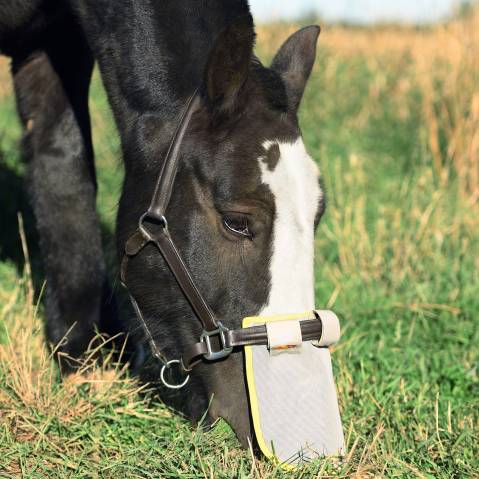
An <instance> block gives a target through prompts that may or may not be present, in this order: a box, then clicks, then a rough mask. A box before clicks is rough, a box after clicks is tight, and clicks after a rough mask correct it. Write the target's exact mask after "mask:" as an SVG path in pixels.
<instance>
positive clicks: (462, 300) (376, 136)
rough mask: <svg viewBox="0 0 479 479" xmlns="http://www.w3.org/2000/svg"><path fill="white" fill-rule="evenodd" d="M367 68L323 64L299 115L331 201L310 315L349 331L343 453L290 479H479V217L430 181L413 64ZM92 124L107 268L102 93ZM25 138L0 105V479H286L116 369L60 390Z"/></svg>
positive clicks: (451, 187)
mask: <svg viewBox="0 0 479 479" xmlns="http://www.w3.org/2000/svg"><path fill="white" fill-rule="evenodd" d="M264 53H265V56H271V51H270V50H269V49H268V50H267V51H266V52H264ZM364 55H365V56H364V57H359V58H355V57H348V56H341V55H337V54H336V53H335V51H334V49H331V48H322V49H320V50H319V55H318V62H317V65H316V67H315V70H314V73H313V76H312V79H311V82H310V85H309V88H308V90H307V93H306V95H305V99H304V102H303V108H302V114H301V123H302V127H303V132H304V137H305V141H306V144H307V145H308V148H309V150H310V152H311V154H312V156H313V157H314V158H316V159H317V160H318V162H319V165H320V167H321V171H322V174H323V177H324V182H325V186H326V189H327V192H328V198H329V202H328V209H327V213H326V216H325V218H324V220H323V222H322V225H321V226H320V228H319V231H318V235H317V248H316V251H317V267H316V298H317V301H316V304H317V305H318V307H330V308H333V309H334V310H335V311H337V312H338V314H339V316H340V317H341V320H342V326H343V335H342V339H341V342H340V343H339V345H338V346H337V347H336V348H335V350H334V354H333V363H334V369H335V375H336V381H337V386H338V392H339V400H340V405H341V410H342V417H343V423H344V428H345V433H346V438H347V444H348V451H349V452H348V455H347V457H346V458H345V459H344V460H343V461H342V462H341V463H339V464H338V463H335V462H334V461H330V460H326V461H319V462H318V463H316V464H314V465H312V466H311V467H310V468H308V469H306V470H304V471H303V472H302V473H301V474H298V477H299V476H301V477H323V476H324V477H331V476H333V477H352V476H354V477H405V478H407V477H422V478H432V477H440V478H451V477H457V478H459V477H479V472H478V471H479V460H478V456H479V433H478V431H479V429H478V425H479V412H478V411H479V379H478V365H479V364H478V353H479V327H478V321H477V317H476V315H477V312H478V310H479V288H478V285H479V273H478V270H479V263H478V258H479V235H478V233H479V211H478V210H479V208H478V205H477V201H473V199H471V197H469V196H467V195H464V194H463V192H462V191H460V188H459V184H458V183H457V181H456V180H455V178H454V175H453V174H451V175H450V177H449V180H448V181H447V182H443V181H440V179H439V178H438V174H437V172H436V171H435V170H434V168H433V166H432V165H433V163H432V158H431V154H430V153H429V150H428V146H427V142H426V141H425V138H426V137H427V124H426V119H425V118H424V115H423V113H422V110H421V90H420V87H419V85H416V84H415V83H414V72H413V66H414V65H413V64H412V63H411V62H410V61H409V60H408V59H407V58H406V59H404V58H401V61H400V62H399V63H394V61H393V60H392V59H388V58H387V57H385V58H381V59H380V60H381V61H380V62H377V63H371V62H368V61H365V59H367V55H368V54H367V53H366V52H365V54H364ZM399 66H400V68H399ZM405 80H407V81H410V82H411V86H410V88H408V89H406V91H403V90H402V89H400V88H398V85H399V84H400V82H401V81H405ZM398 91H399V92H398ZM91 109H92V117H93V133H94V142H95V151H96V157H97V167H98V180H99V194H98V209H99V211H100V215H101V219H102V223H103V225H104V230H105V247H106V248H107V249H109V250H110V251H111V252H110V254H109V256H110V258H113V256H114V255H113V254H112V248H111V245H110V242H111V232H112V231H113V229H114V221H115V211H116V202H117V199H118V195H119V191H120V188H121V181H122V170H121V167H120V165H121V162H120V148H119V141H118V138H117V136H116V134H115V130H114V127H113V125H112V121H111V116H110V114H109V111H108V106H107V102H106V99H105V96H104V93H103V90H102V87H101V84H100V82H99V79H98V77H95V81H94V83H93V86H92V92H91ZM19 135H20V132H19V127H18V122H17V120H16V115H15V112H14V103H13V99H12V97H11V96H9V95H4V96H3V97H0V152H1V155H0V159H1V163H0V190H1V193H0V198H1V201H2V203H1V204H2V213H1V230H2V233H1V235H0V237H1V240H2V242H3V244H2V245H0V247H1V248H2V249H1V250H0V257H1V258H2V261H1V262H0V477H8V478H11V477H26V478H40V477H41V478H43V477H52V478H64V477H65V478H66V477H69V478H86V477H88V478H90V477H91V478H97V477H98V478H100V477H101V478H118V477H124V478H134V477H141V478H143V477H151V478H158V477H165V478H166V477H182V478H190V477H191V478H195V477H215V478H221V477H225V478H229V477H286V476H288V475H287V474H286V473H283V472H281V471H280V470H278V469H277V468H275V467H274V466H272V465H271V464H268V463H267V462H264V461H261V460H257V459H256V460H253V459H252V457H251V454H250V453H249V451H243V450H241V449H240V448H239V445H238V443H237V441H236V439H235V438H234V435H233V433H232V432H231V430H230V429H229V427H228V426H227V425H226V424H225V423H224V422H220V423H218V425H217V426H216V427H215V428H214V429H213V431H211V432H209V433H204V432H203V431H202V430H201V429H197V428H193V427H192V426H191V425H190V424H189V423H188V422H187V421H184V420H182V419H181V418H179V417H178V416H177V415H175V414H173V413H172V412H171V411H169V410H167V409H166V408H165V407H164V406H162V405H161V404H158V403H154V402H151V401H150V400H149V396H148V394H147V395H146V397H145V396H144V394H139V393H138V391H137V389H138V387H139V386H138V385H137V384H136V383H135V382H134V381H133V380H132V379H130V378H129V377H128V371H119V370H117V369H115V365H113V364H110V366H109V367H108V366H105V367H103V368H100V369H97V370H92V371H91V372H90V373H89V374H88V375H85V376H74V377H73V378H71V379H70V380H68V381H67V382H65V383H62V382H60V381H59V378H58V374H57V371H56V369H55V367H53V366H52V365H51V361H50V360H49V358H48V354H47V352H46V350H45V348H44V344H43V337H42V328H41V324H42V320H43V316H42V308H41V306H40V307H39V309H38V314H37V312H36V310H35V309H34V308H32V306H31V297H32V286H31V283H30V276H29V273H28V270H24V269H23V262H22V258H23V254H22V248H21V241H20V236H19V232H18V225H17V220H16V212H17V210H20V211H23V212H24V213H23V214H24V217H25V222H26V234H27V241H28V244H29V249H30V251H31V252H32V264H33V269H34V279H35V282H36V283H38V284H39V285H41V282H42V276H41V270H40V269H39V265H38V264H37V263H36V262H38V254H36V255H35V250H36V247H35V241H36V239H35V234H34V228H33V227H32V224H31V215H30V214H29V211H28V206H27V203H26V202H25V200H24V199H23V198H22V195H21V194H20V193H19V187H20V185H21V177H22V175H23V173H24V167H23V166H22V164H21V162H20V157H19V153H18V140H19ZM5 244H6V245H7V246H4V245H5ZM110 263H113V260H110ZM35 275H37V277H35ZM107 363H108V361H107Z"/></svg>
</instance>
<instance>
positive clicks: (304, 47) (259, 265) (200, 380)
mask: <svg viewBox="0 0 479 479" xmlns="http://www.w3.org/2000/svg"><path fill="white" fill-rule="evenodd" d="M318 35H319V27H317V26H315V25H313V26H309V27H305V28H302V29H301V30H299V31H297V32H296V33H294V34H293V35H291V36H290V37H289V38H288V39H287V40H286V41H285V43H284V44H283V45H282V46H281V47H280V49H279V50H278V52H277V53H276V55H275V56H274V59H273V61H272V63H271V65H270V66H265V65H263V63H262V62H261V61H260V60H259V59H258V58H257V57H256V56H255V54H254V43H255V28H254V22H253V18H252V15H251V12H250V8H249V5H248V2H247V0H202V1H198V0H184V1H181V2H178V1H176V0H161V1H157V2H152V1H148V0H114V1H113V0H61V1H56V2H54V1H49V0H0V51H1V52H2V53H3V54H5V55H7V56H9V57H10V58H11V71H12V76H13V85H14V91H15V95H16V101H17V109H18V114H19V117H20V119H21V124H22V127H23V139H22V145H23V153H24V157H25V159H26V161H27V165H28V173H27V182H28V192H29V197H30V201H31V205H32V208H33V211H34V215H35V221H36V227H37V230H38V233H39V241H40V251H41V255H42V260H43V264H44V269H45V276H46V292H45V310H46V318H47V321H46V336H47V339H48V341H49V343H50V344H57V343H59V342H60V345H59V347H58V351H59V353H61V354H62V355H63V356H70V357H80V356H81V355H82V353H83V352H84V351H85V350H86V348H87V347H88V344H89V343H90V341H91V340H92V337H93V336H94V335H95V334H96V331H97V330H98V328H101V326H102V324H104V323H105V322H106V321H110V322H111V321H112V318H113V320H114V319H115V318H116V316H117V314H118V312H117V311H116V310H115V307H114V306H112V304H111V302H108V301H107V300H106V298H108V297H109V296H110V295H111V286H110V285H109V283H108V281H107V279H106V278H107V276H106V267H105V260H104V256H103V251H102V244H101V232H100V223H99V219H98V215H97V212H96V208H95V199H96V190H97V184H96V177H95V167H94V152H93V147H92V136H91V125H90V118H89V111H88V90H89V84H90V80H91V76H92V70H93V66H94V62H96V63H97V64H98V67H99V71H100V74H101V78H102V81H103V83H104V86H105V89H106V93H107V96H108V101H109V104H110V106H111V109H112V112H113V116H114V120H115V123H116V126H117V129H118V132H119V136H120V139H121V150H122V158H123V163H124V170H125V176H124V183H123V187H122V192H121V199H120V201H119V207H118V213H117V227H116V242H117V254H118V258H119V261H122V260H124V258H125V244H127V243H128V242H129V240H130V239H131V238H132V235H133V236H134V235H135V232H136V231H138V228H139V225H140V231H143V232H144V230H143V229H141V227H143V226H145V225H144V224H142V222H141V221H140V223H139V218H143V220H148V223H149V224H148V228H150V229H155V228H157V229H165V226H166V217H167V218H168V234H169V235H171V238H174V242H175V248H176V250H175V251H176V252H177V253H178V254H179V255H181V260H180V262H181V264H182V265H183V266H181V268H183V269H181V268H180V272H179V273H178V270H176V273H177V275H178V274H180V276H181V271H183V272H185V271H186V272H188V273H189V276H190V279H191V281H194V286H195V287H196V289H197V292H198V291H199V292H200V299H204V305H203V306H204V307H205V308H207V312H208V314H212V315H214V317H215V318H221V327H222V328H224V330H233V329H235V328H239V327H240V326H241V319H242V318H243V317H245V316H248V315H250V316H251V315H268V314H277V313H288V312H291V311H298V310H307V309H313V308H314V271H313V256H314V246H313V245H314V234H315V230H316V228H317V226H318V223H319V221H320V218H321V216H322V215H323V213H324V209H325V195H324V193H323V189H322V187H321V179H320V173H319V169H318V167H317V165H316V163H315V161H314V160H313V159H312V158H311V157H310V155H309V154H308V153H307V150H306V148H305V145H304V142H303V140H302V135H301V131H300V127H299V123H298V109H299V106H300V102H301V99H302V96H303V92H304V89H305V86H306V83H307V80H308V78H309V76H310V73H311V70H312V68H313V64H314V61H315V56H316V43H317V39H318ZM191 102H193V103H194V108H193V107H191ZM188 105H190V107H188ZM185 114H187V116H188V119H187V121H186V120H185V119H184V116H185ZM178 130H181V131H178ZM180 133H181V139H180V140H178V134H180ZM172 146H173V147H174V149H175V151H174V152H173V153H171V147H172ZM172 154H174V155H176V156H175V160H177V164H176V165H175V168H176V169H177V170H176V171H175V174H174V176H173V177H172V179H170V182H169V185H168V186H169V187H170V189H171V191H170V192H169V198H168V202H167V203H165V205H166V212H163V213H165V215H166V216H165V217H163V215H161V216H158V217H154V215H153V217H152V215H149V217H147V218H145V216H144V215H145V211H147V212H148V211H150V212H151V209H149V205H150V206H151V201H152V200H151V198H152V195H154V193H155V188H156V186H157V178H158V175H159V172H160V171H162V169H164V168H165V162H167V161H169V160H168V158H171V155H172ZM147 216H148V215H147ZM163 219H165V223H164V224H162V222H161V220H163ZM163 253H164V251H163V252H162V254H159V252H158V248H157V245H155V244H154V242H148V241H146V242H144V243H142V244H141V248H139V249H138V251H136V250H135V251H134V254H131V255H127V256H128V267H127V268H126V269H125V271H124V272H123V273H124V278H122V280H123V281H124V282H125V284H126V285H127V287H128V291H129V293H130V295H131V297H132V298H134V306H135V307H136V308H137V313H139V314H137V315H132V318H131V324H130V325H129V326H128V327H129V328H131V329H132V330H133V329H135V328H143V330H144V334H142V335H141V338H140V339H138V341H140V342H141V341H144V340H146V339H148V340H150V344H151V345H152V348H154V347H155V346H159V347H160V348H161V355H164V357H166V358H168V360H173V361H176V360H177V359H178V358H180V357H182V354H183V352H184V351H185V349H187V348H188V347H189V346H190V345H191V344H195V343H196V342H197V341H198V338H199V337H200V335H202V333H204V332H205V331H204V328H202V327H201V324H200V323H199V322H198V320H197V318H196V315H195V311H194V308H192V307H191V306H192V304H191V301H190V300H191V297H188V294H186V295H185V294H183V293H184V292H185V291H184V289H185V286H184V284H183V283H182V281H181V278H180V281H178V278H175V275H174V274H172V273H174V272H175V271H172V269H171V264H170V263H171V261H170V262H169V260H168V257H167V256H165V254H163ZM170 259H171V258H170ZM193 293H194V291H193ZM193 293H191V294H193ZM191 294H190V296H191ZM206 305H207V306H206ZM140 323H144V324H140ZM218 331H219V330H217V331H216V333H217V332H218ZM222 331H223V329H221V330H220V333H222ZM207 337H208V340H209V335H208V334H207ZM218 341H219V342H220V346H219V347H220V348H223V349H225V348H224V344H222V336H220V340H218V338H216V344H218ZM203 344H204V342H203ZM209 346H210V347H211V344H209ZM217 347H218V346H217ZM145 350H147V351H148V352H147V355H148V359H147V360H146V362H145V365H144V367H143V368H142V371H143V373H144V374H143V377H145V378H149V379H153V380H156V382H157V383H158V384H159V385H158V390H159V394H160V396H161V398H162V399H163V400H164V401H165V403H167V404H170V405H172V407H174V408H175V409H176V410H178V411H180V412H181V413H183V414H185V415H186V416H187V417H188V418H190V419H191V420H192V421H193V422H198V421H200V420H201V419H202V418H205V417H206V418H205V419H204V424H205V425H207V424H211V423H212V422H214V421H215V420H216V419H217V418H219V417H222V418H224V419H225V420H226V421H227V422H228V423H229V424H230V425H231V427H232V428H233V430H234V431H235V433H236V435H237V437H238V439H239V441H240V442H241V443H242V444H243V445H245V446H247V445H248V441H249V440H250V439H251V437H252V429H251V420H250V414H249V409H248V399H247V394H246V385H245V377H244V375H245V373H244V364H243V355H242V353H241V351H240V350H237V348H235V349H234V350H233V351H229V350H228V353H230V352H231V354H227V355H226V354H225V355H224V357H222V358H221V359H220V360H218V361H208V358H206V359H205V358H200V360H199V361H197V363H198V364H197V366H196V367H195V368H194V369H193V370H191V371H189V376H188V379H189V380H188V381H187V383H186V384H185V385H184V387H183V388H182V389H172V388H168V387H166V386H165V385H162V383H161V382H160V381H159V376H160V367H161V362H159V361H156V360H155V357H157V356H158V354H154V351H152V352H149V350H148V348H145ZM210 352H211V351H210ZM220 352H221V351H220ZM204 356H205V357H206V356H207V355H206V354H204ZM163 371H164V368H161V374H162V373H163ZM178 374H179V373H178ZM205 412H207V413H206V416H205Z"/></svg>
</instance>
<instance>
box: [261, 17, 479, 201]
mask: <svg viewBox="0 0 479 479" xmlns="http://www.w3.org/2000/svg"><path fill="white" fill-rule="evenodd" d="M298 27H299V25H288V26H283V27H282V28H271V27H268V26H266V27H263V28H261V31H260V38H261V39H262V43H263V44H266V45H268V46H269V47H271V46H279V44H280V42H281V41H282V40H283V38H284V35H285V34H286V33H293V32H294V31H295V30H296V29H297V28H298ZM319 48H320V50H323V51H328V52H330V53H331V55H330V56H329V57H328V65H327V71H326V72H325V73H324V74H325V75H328V74H329V73H330V72H331V71H333V72H334V71H335V70H336V68H337V64H338V63H341V62H343V61H345V60H353V61H354V62H356V61H363V62H365V64H366V65H367V67H368V70H369V71H370V74H371V77H372V81H371V83H370V85H369V92H368V95H369V102H368V103H365V108H366V112H365V113H364V115H363V117H361V116H360V117H359V118H358V120H359V121H361V119H363V120H364V119H365V117H367V115H371V114H374V108H380V109H381V108H383V105H382V103H381V102H378V101H377V100H378V98H379V97H380V96H381V94H386V95H388V96H390V97H391V100H392V99H395V100H396V107H397V109H398V111H397V113H398V115H399V116H400V117H407V116H408V115H411V114H415V112H416V111H417V110H418V107H419V111H420V113H421V116H422V118H421V119H422V122H421V123H422V124H421V135H422V140H423V142H424V147H425V148H427V151H428V153H429V155H430V156H431V157H432V160H433V166H434V170H435V173H436V175H437V176H438V178H440V180H441V181H447V179H448V178H450V177H451V175H453V176H457V177H458V178H459V186H460V188H459V192H460V194H463V195H466V196H468V197H469V198H470V199H471V200H472V201H476V199H477V196H478V194H479V8H475V9H471V10H470V13H469V14H468V15H467V16H465V17H464V18H461V19H460V20H455V21H451V22H447V23H444V24H440V25H437V26H433V27H424V28H421V29H419V28H414V27H410V28H407V27H394V26H389V27H377V28H375V29H368V28H355V29H350V28H342V27H332V28H327V27H326V28H324V29H323V33H322V37H321V39H320V44H319ZM268 50H269V49H268ZM272 51H274V50H271V51H270V52H269V53H270V54H271V53H272ZM320 55H321V53H320ZM333 76H334V74H333ZM413 91H414V93H415V100H416V102H417V103H418V104H419V105H418V104H416V102H414V103H411V102H410V101H408V100H407V99H406V98H407V96H408V94H409V93H411V92H413ZM404 100H406V101H404ZM411 109H413V110H414V111H413V112H411V111H410V110H411Z"/></svg>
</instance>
